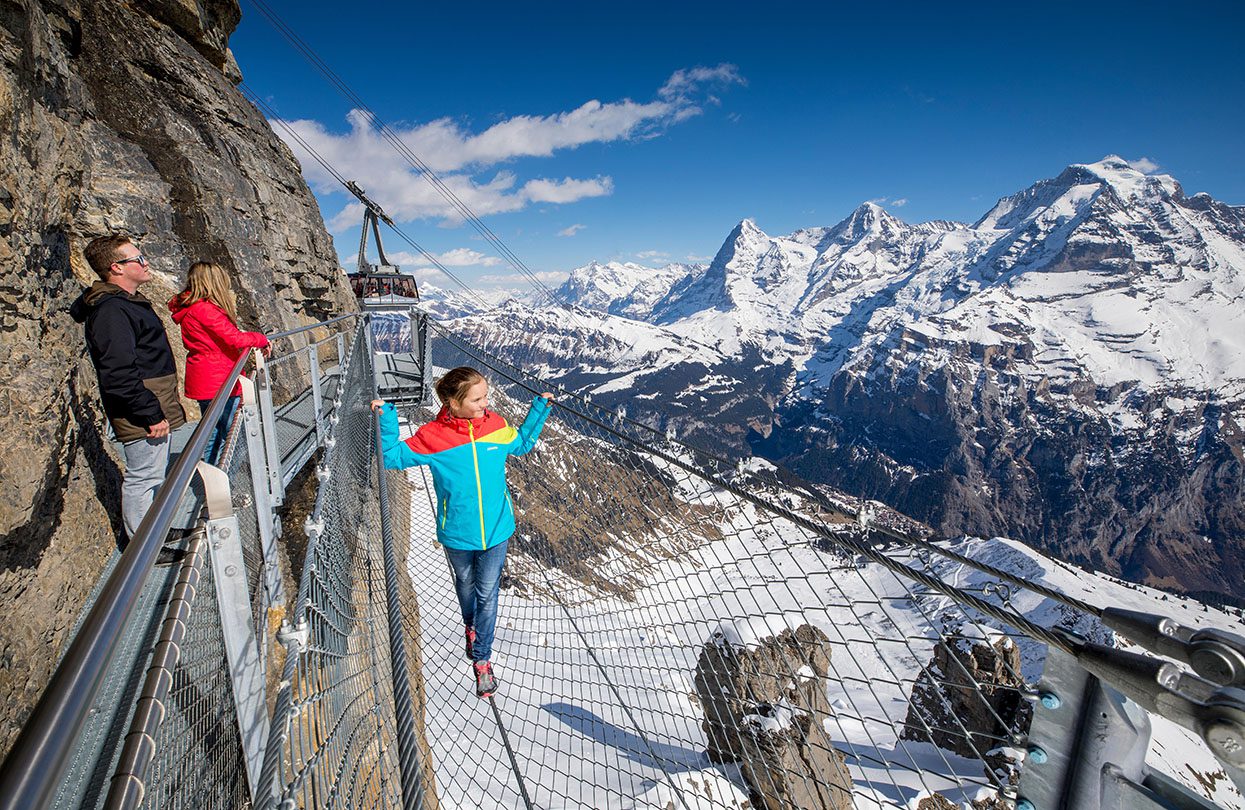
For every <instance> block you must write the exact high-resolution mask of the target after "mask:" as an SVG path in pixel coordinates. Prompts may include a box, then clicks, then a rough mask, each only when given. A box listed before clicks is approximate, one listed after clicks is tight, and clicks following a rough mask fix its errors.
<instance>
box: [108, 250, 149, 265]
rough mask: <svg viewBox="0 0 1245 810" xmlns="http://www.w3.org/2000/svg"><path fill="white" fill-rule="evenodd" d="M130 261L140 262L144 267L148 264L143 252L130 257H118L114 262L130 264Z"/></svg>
mask: <svg viewBox="0 0 1245 810" xmlns="http://www.w3.org/2000/svg"><path fill="white" fill-rule="evenodd" d="M130 262H138V263H139V264H141V265H142V266H143V267H146V266H147V258H146V257H145V256H143V254H141V253H140V254H138V255H137V256H131V257H130V258H128V259H117V260H116V261H115V262H113V264H129V263H130Z"/></svg>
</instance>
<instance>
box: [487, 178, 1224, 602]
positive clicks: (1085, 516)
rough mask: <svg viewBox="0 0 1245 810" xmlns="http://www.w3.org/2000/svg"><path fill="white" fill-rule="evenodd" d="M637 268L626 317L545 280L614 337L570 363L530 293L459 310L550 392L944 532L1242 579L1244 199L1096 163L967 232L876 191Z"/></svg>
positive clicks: (1155, 569)
mask: <svg viewBox="0 0 1245 810" xmlns="http://www.w3.org/2000/svg"><path fill="white" fill-rule="evenodd" d="M987 226H988V227H987ZM636 267H639V266H636ZM636 272H640V271H638V270H637V271H636ZM645 272H647V273H649V274H650V275H652V274H658V275H660V276H661V277H662V278H663V283H664V282H665V281H669V280H670V279H674V280H673V281H672V282H671V283H670V284H669V287H668V289H667V291H666V292H665V294H664V295H663V296H662V297H660V298H659V299H657V300H656V301H655V303H653V304H652V306H651V307H650V306H649V305H648V302H647V301H646V302H645V305H644V306H643V307H637V308H633V309H632V310H630V311H631V312H632V313H633V315H634V317H633V318H631V319H627V318H623V317H620V315H619V314H617V311H618V310H619V309H620V307H619V306H616V305H615V304H617V301H612V300H610V299H609V296H608V295H607V296H605V297H604V298H602V297H601V296H599V295H598V296H597V297H596V298H594V299H592V300H589V299H587V298H576V297H575V295H573V293H574V292H575V290H574V289H573V288H571V287H568V286H567V285H563V287H562V288H561V289H560V290H559V294H560V295H562V296H564V297H565V298H566V299H568V303H570V304H571V305H574V306H580V307H583V308H584V309H585V310H587V311H588V314H590V315H596V314H598V313H599V314H601V316H602V317H601V319H600V320H595V319H594V320H593V325H592V326H589V327H587V331H588V332H592V331H603V332H605V333H608V334H611V335H614V339H615V340H616V341H618V342H617V344H615V345H617V346H618V347H619V348H618V349H617V350H616V351H613V352H610V351H601V350H600V349H599V347H598V350H596V353H594V354H593V356H592V359H591V362H590V363H589V362H584V361H583V358H580V357H577V356H574V354H573V353H567V352H565V351H564V350H560V349H558V348H557V346H561V345H575V343H576V342H577V341H579V342H582V341H584V340H587V339H588V338H589V335H588V334H587V333H585V332H584V327H581V326H577V325H574V324H566V323H562V322H560V321H564V320H565V318H558V317H556V316H555V313H554V312H553V311H552V310H550V309H549V308H547V307H531V306H523V305H519V304H515V305H514V306H512V307H508V308H506V309H505V315H504V316H503V318H502V319H503V320H504V322H505V324H506V328H505V329H504V330H502V331H505V332H506V333H507V334H506V335H505V336H502V335H499V334H497V333H496V332H497V330H495V329H494V328H492V327H490V325H489V321H490V317H491V316H489V315H485V314H476V315H472V316H470V317H467V318H465V319H464V320H463V322H462V323H463V326H464V328H466V329H468V330H470V331H472V332H473V334H474V336H475V337H476V339H478V340H482V341H484V342H485V343H486V344H488V345H490V347H491V348H493V349H495V350H497V351H498V352H499V353H502V354H505V355H507V356H509V357H511V358H512V359H515V360H517V361H519V362H530V363H532V364H534V365H535V366H536V367H537V368H539V369H540V371H541V372H542V373H543V374H546V375H549V376H551V377H552V378H553V379H555V380H557V381H559V382H562V383H563V384H565V385H567V386H568V387H569V388H572V389H582V390H589V391H592V392H593V394H594V396H600V397H604V398H605V399H606V400H608V401H610V402H611V403H614V402H616V403H617V404H620V405H623V404H626V405H627V406H628V408H629V412H631V413H641V414H644V415H645V416H646V418H649V419H651V420H653V421H655V422H656V423H658V424H659V425H661V426H663V427H665V426H669V427H672V428H673V429H675V430H676V431H678V432H680V433H682V434H683V435H685V436H687V437H689V438H691V439H694V440H698V441H702V442H706V443H709V444H712V445H714V446H715V449H719V450H723V451H726V452H732V453H736V454H739V455H747V454H750V453H754V452H755V453H758V454H760V455H763V456H765V457H766V458H768V459H770V460H772V461H776V462H781V463H784V464H787V465H788V466H791V467H792V468H793V469H794V470H795V471H796V472H798V473H800V474H801V475H804V476H805V477H807V478H809V479H810V480H814V481H819V482H822V483H826V484H829V485H832V486H835V487H838V488H840V489H843V490H846V491H850V492H854V493H857V494H860V495H862V496H865V497H874V498H878V499H880V500H884V501H887V502H888V503H890V504H891V505H892V506H895V507H896V508H899V509H900V510H901V511H904V512H908V513H910V514H912V515H913V517H916V518H918V519H921V520H925V521H928V522H931V523H932V524H934V525H935V526H936V527H937V528H938V529H939V530H940V531H942V532H944V533H948V534H953V533H960V532H962V533H969V534H1004V535H1012V536H1017V537H1018V538H1019V539H1022V540H1025V541H1027V542H1033V543H1034V544H1035V545H1037V546H1039V547H1042V548H1045V549H1047V550H1051V551H1053V552H1054V553H1057V554H1062V555H1064V556H1065V557H1066V558H1068V559H1071V560H1074V561H1077V562H1082V563H1086V564H1089V565H1093V566H1094V567H1097V568H1099V569H1101V570H1104V571H1106V572H1108V573H1112V574H1123V575H1125V576H1130V577H1133V578H1137V579H1140V580H1142V581H1146V582H1151V583H1159V584H1168V585H1171V586H1173V587H1174V586H1183V587H1189V588H1195V589H1200V590H1213V591H1217V592H1220V593H1231V592H1232V589H1233V588H1234V587H1235V586H1234V585H1233V584H1232V583H1233V582H1239V581H1240V577H1241V576H1245V568H1243V565H1245V562H1243V560H1242V558H1245V553H1243V552H1245V548H1242V541H1241V540H1240V538H1241V537H1242V536H1243V535H1245V532H1242V531H1241V529H1243V528H1245V506H1243V503H1245V498H1243V493H1242V487H1241V485H1240V478H1241V476H1240V471H1241V469H1242V458H1245V446H1243V442H1242V436H1243V435H1245V429H1243V428H1242V425H1245V315H1242V312H1245V309H1242V307H1241V306H1240V304H1241V303H1242V302H1245V216H1242V209H1241V208H1240V207H1237V206H1231V205H1227V204H1226V203H1221V202H1218V201H1216V200H1214V199H1213V198H1210V197H1208V196H1205V195H1194V197H1187V196H1185V194H1184V192H1183V189H1182V188H1181V186H1180V184H1179V183H1178V182H1176V181H1175V179H1174V178H1171V177H1170V176H1167V175H1157V176H1154V175H1146V174H1144V173H1142V172H1140V171H1138V170H1136V169H1134V168H1132V167H1130V166H1128V164H1127V163H1126V162H1125V161H1122V160H1121V159H1119V158H1118V157H1115V156H1108V157H1107V158H1104V159H1103V160H1101V161H1098V162H1096V163H1089V164H1074V165H1072V166H1069V167H1067V168H1066V169H1064V170H1063V171H1062V172H1060V173H1059V174H1058V175H1057V176H1056V177H1054V178H1051V179H1048V180H1041V181H1038V182H1037V183H1035V184H1033V185H1032V186H1030V187H1029V188H1027V189H1024V190H1022V191H1020V192H1017V193H1016V194H1013V195H1010V196H1008V197H1004V198H1002V199H1001V200H999V201H998V202H997V203H996V204H995V205H994V206H993V207H992V208H991V209H990V210H989V211H988V212H987V213H986V214H985V215H983V217H982V218H981V219H979V220H978V221H977V223H975V224H973V225H967V224H964V223H953V222H941V221H938V222H933V223H918V224H915V225H913V224H909V223H905V222H903V221H902V220H900V219H898V218H896V217H894V216H893V215H891V214H889V213H888V212H886V211H885V210H884V209H883V208H881V206H878V205H877V204H876V203H865V204H862V205H861V206H858V207H857V208H856V209H855V210H853V211H852V212H851V213H850V214H849V215H848V216H847V217H845V218H843V219H842V220H840V221H839V222H838V223H836V224H834V225H832V226H827V227H819V228H804V229H801V230H798V231H796V232H794V233H792V234H790V235H787V236H770V235H769V234H766V233H765V232H764V231H763V230H761V229H760V227H759V226H757V224H756V223H755V222H754V221H752V220H747V219H745V220H742V221H740V222H739V223H738V224H736V225H735V227H734V228H732V230H731V232H730V234H729V235H728V236H727V238H726V239H725V240H724V242H723V244H722V246H721V248H720V249H719V251H718V252H717V254H716V255H715V257H714V259H713V261H712V262H710V264H709V265H707V266H684V267H673V266H667V268H649V269H647V270H646V271H645ZM576 274H578V278H579V282H580V284H581V286H582V285H584V284H585V283H587V284H588V285H589V286H590V281H591V276H592V273H591V272H588V271H583V272H581V271H579V270H577V271H576ZM576 274H573V275H572V277H573V278H575V277H576ZM622 286H623V287H625V286H626V285H622ZM619 300H623V299H619ZM624 308H625V307H624ZM611 309H613V310H614V311H613V312H611ZM582 311H584V310H581V312H582ZM612 319H618V320H619V323H613V322H612ZM578 320H584V318H583V317H580V318H578ZM628 323H631V324H638V323H644V324H647V326H648V328H646V329H643V330H641V329H636V328H629V327H628V326H627V324H628ZM624 345H625V346H626V348H625V349H623V348H621V347H622V346H624ZM1202 538H1206V539H1205V540H1203V539H1202ZM1233 577H1236V579H1235V580H1234V579H1233Z"/></svg>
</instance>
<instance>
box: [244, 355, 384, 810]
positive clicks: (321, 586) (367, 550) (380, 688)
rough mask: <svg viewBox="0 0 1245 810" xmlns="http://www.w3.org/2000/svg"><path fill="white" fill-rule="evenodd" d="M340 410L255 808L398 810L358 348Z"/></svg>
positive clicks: (367, 385) (376, 522) (379, 558)
mask: <svg viewBox="0 0 1245 810" xmlns="http://www.w3.org/2000/svg"><path fill="white" fill-rule="evenodd" d="M343 374H344V379H345V382H344V384H343V393H344V398H343V399H342V402H341V410H340V411H339V412H338V413H337V414H335V421H336V425H335V429H334V431H333V434H332V439H331V443H330V446H329V447H328V448H327V450H326V453H325V457H324V460H323V462H322V464H321V466H320V470H321V471H322V475H321V477H322V480H323V483H322V486H321V488H320V491H319V494H318V496H317V500H316V504H315V509H314V511H313V512H312V514H311V516H310V518H309V519H308V522H307V527H306V528H307V533H308V544H307V550H306V558H305V562H304V566H303V570H302V574H301V581H300V583H299V589H298V596H297V601H296V603H295V607H294V609H293V611H292V612H291V620H292V621H291V627H290V629H289V631H288V632H287V634H286V636H285V641H286V642H287V646H288V647H289V648H290V654H289V656H288V657H287V658H286V660H285V665H284V671H283V673H282V678H281V682H282V686H281V691H280V692H279V694H278V696H277V701H276V709H275V712H274V717H273V723H272V737H271V738H270V743H269V748H268V752H267V756H266V758H265V763H264V777H263V780H262V781H261V790H262V795H261V806H268V805H263V804H262V802H264V801H269V800H270V801H271V802H272V805H271V806H278V807H287V806H295V807H317V808H331V807H352V808H366V807H396V806H399V805H401V804H402V798H401V778H400V771H399V763H398V758H397V753H398V746H397V729H396V721H395V709H394V704H393V686H392V684H393V678H392V671H391V666H390V660H389V636H388V625H387V622H386V615H387V599H386V590H385V582H384V553H383V549H382V547H381V531H380V514H379V505H378V502H377V498H376V492H375V480H376V478H375V476H376V471H375V465H374V458H375V457H374V455H373V452H372V424H373V422H372V414H371V411H370V410H369V409H368V406H367V401H366V400H367V398H369V397H370V393H371V390H372V380H371V358H370V354H369V352H368V341H367V340H364V339H357V340H356V341H355V343H354V346H353V348H352V350H351V352H350V359H349V362H348V363H347V364H346V365H345V368H344V369H343Z"/></svg>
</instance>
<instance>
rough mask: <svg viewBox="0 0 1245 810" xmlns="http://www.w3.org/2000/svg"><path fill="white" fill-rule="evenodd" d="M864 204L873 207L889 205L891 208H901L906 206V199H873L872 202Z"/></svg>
mask: <svg viewBox="0 0 1245 810" xmlns="http://www.w3.org/2000/svg"><path fill="white" fill-rule="evenodd" d="M866 202H871V203H874V204H875V205H889V206H891V207H892V208H903V207H904V206H905V205H907V204H908V198H907V197H896V198H895V199H893V200H892V199H891V198H890V197H874V198H873V199H872V200H866Z"/></svg>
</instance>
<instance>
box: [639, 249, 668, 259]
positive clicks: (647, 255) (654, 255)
mask: <svg viewBox="0 0 1245 810" xmlns="http://www.w3.org/2000/svg"><path fill="white" fill-rule="evenodd" d="M669 255H670V254H668V253H666V251H664V250H641V251H640V252H639V253H637V254H635V256H636V258H637V259H665V258H667V257H668V256H669Z"/></svg>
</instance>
